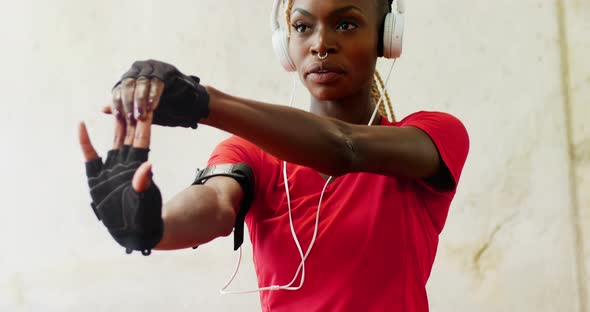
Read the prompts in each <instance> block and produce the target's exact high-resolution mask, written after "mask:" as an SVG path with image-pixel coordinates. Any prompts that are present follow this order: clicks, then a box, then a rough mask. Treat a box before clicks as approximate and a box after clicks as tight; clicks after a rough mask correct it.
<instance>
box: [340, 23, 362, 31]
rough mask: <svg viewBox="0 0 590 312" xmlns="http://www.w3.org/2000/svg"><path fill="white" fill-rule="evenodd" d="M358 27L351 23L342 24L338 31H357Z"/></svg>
mask: <svg viewBox="0 0 590 312" xmlns="http://www.w3.org/2000/svg"><path fill="white" fill-rule="evenodd" d="M357 27H358V26H357V25H356V24H354V23H350V22H342V23H340V24H339V25H338V27H337V28H338V30H344V31H346V30H354V29H356V28H357Z"/></svg>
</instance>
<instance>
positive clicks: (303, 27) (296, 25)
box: [293, 24, 309, 33]
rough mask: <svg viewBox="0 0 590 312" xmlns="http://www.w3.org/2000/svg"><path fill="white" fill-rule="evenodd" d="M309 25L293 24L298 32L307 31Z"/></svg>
mask: <svg viewBox="0 0 590 312" xmlns="http://www.w3.org/2000/svg"><path fill="white" fill-rule="evenodd" d="M308 28H309V27H307V25H303V24H293V29H295V31H296V32H298V33H303V32H305V31H306V30H307V29H308Z"/></svg>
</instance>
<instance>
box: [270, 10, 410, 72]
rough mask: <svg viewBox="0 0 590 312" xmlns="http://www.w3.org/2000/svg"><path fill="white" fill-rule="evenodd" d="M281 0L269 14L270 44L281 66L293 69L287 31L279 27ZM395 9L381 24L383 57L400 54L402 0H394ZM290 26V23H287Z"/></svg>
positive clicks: (402, 24)
mask: <svg viewBox="0 0 590 312" xmlns="http://www.w3.org/2000/svg"><path fill="white" fill-rule="evenodd" d="M281 1H282V0H275V1H274V4H273V7H272V12H271V16H270V29H271V31H272V46H273V49H274V51H275V54H276V56H277V58H278V59H279V62H280V63H281V65H282V66H283V68H284V69H285V70H286V71H288V72H292V71H295V64H294V63H293V60H291V57H290V56H289V36H288V31H287V30H285V29H281V26H280V24H279V8H280V7H281V5H280V2H281ZM394 2H395V6H396V10H391V12H389V13H388V14H387V15H386V16H385V23H384V24H383V28H384V29H383V57H384V58H388V59H396V58H398V57H400V55H401V54H402V41H403V35H404V12H405V5H404V0H394ZM287 27H290V25H287Z"/></svg>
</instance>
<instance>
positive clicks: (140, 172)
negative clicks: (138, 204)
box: [131, 161, 152, 193]
mask: <svg viewBox="0 0 590 312" xmlns="http://www.w3.org/2000/svg"><path fill="white" fill-rule="evenodd" d="M151 181H152V164H150V163H149V162H147V161H146V162H144V163H143V164H141V166H139V168H137V171H135V174H134V175H133V180H132V181H131V186H132V187H133V190H134V191H136V192H137V193H142V192H145V190H147V188H148V187H149V186H150V183H151Z"/></svg>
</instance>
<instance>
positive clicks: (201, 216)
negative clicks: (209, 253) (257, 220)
mask: <svg viewBox="0 0 590 312" xmlns="http://www.w3.org/2000/svg"><path fill="white" fill-rule="evenodd" d="M162 219H163V221H164V235H163V237H162V240H161V241H160V243H159V244H158V245H157V246H156V248H155V249H158V250H172V249H181V248H188V247H194V246H198V245H201V244H204V243H207V242H209V241H211V240H213V239H215V238H217V237H220V236H227V235H229V234H231V231H232V228H233V224H234V221H235V211H234V208H233V207H232V204H231V203H229V202H228V203H224V201H223V200H220V197H219V195H218V192H216V191H215V189H214V188H212V187H210V186H207V185H193V186H190V187H189V188H187V189H185V190H183V191H182V192H180V193H178V194H177V195H176V196H174V197H173V198H172V199H171V200H170V201H168V202H167V203H166V204H165V205H164V207H163V213H162Z"/></svg>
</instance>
